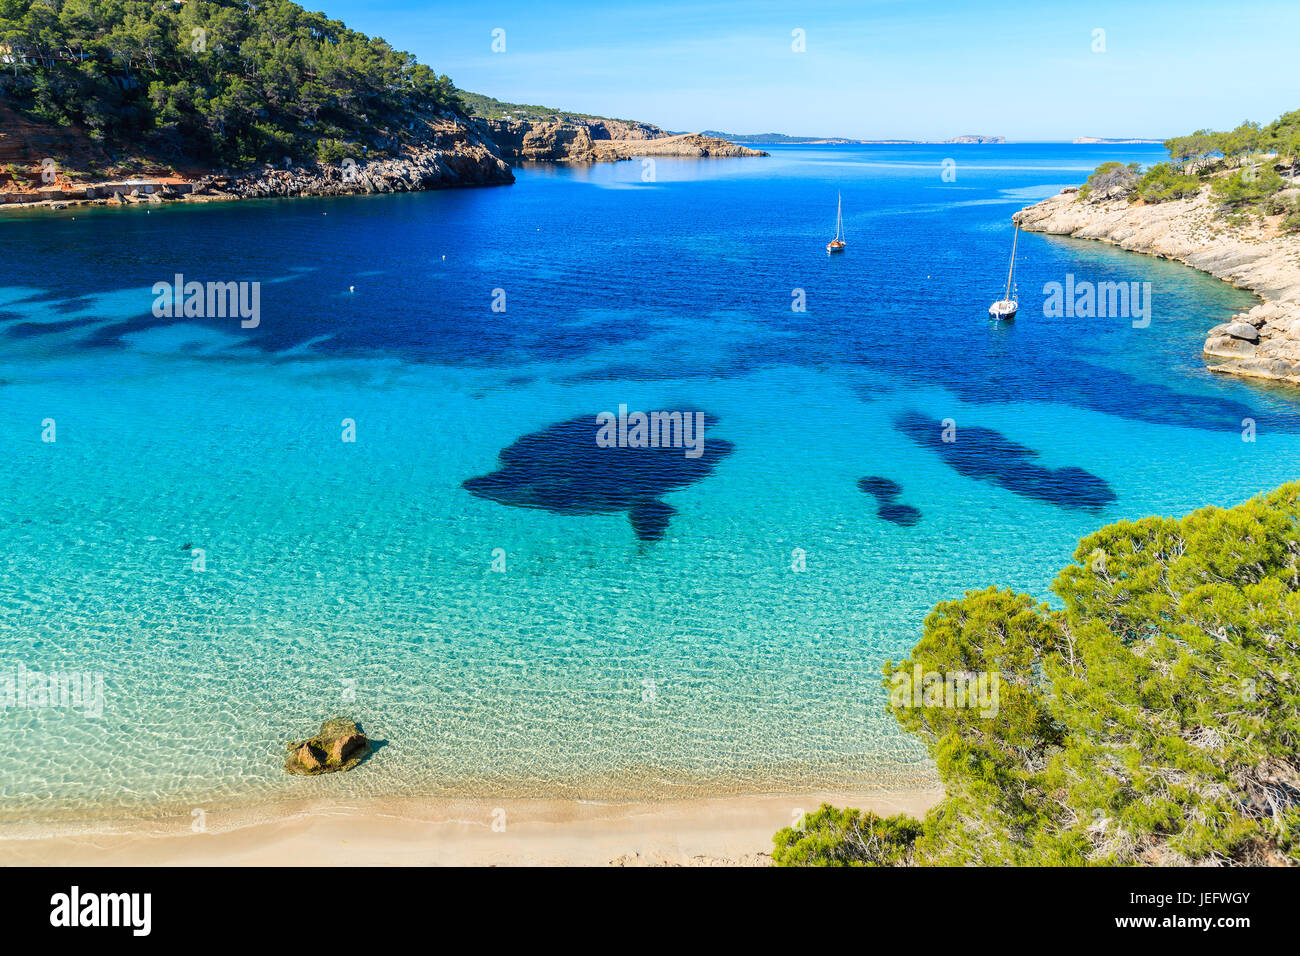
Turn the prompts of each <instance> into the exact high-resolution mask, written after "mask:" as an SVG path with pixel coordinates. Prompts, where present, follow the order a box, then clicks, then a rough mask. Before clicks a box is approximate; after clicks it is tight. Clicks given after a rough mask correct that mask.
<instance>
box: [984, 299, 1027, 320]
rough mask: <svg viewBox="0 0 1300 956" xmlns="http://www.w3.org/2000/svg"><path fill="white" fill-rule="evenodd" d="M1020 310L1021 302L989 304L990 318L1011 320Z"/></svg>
mask: <svg viewBox="0 0 1300 956" xmlns="http://www.w3.org/2000/svg"><path fill="white" fill-rule="evenodd" d="M1019 311H1020V304H1019V303H1018V302H994V303H993V304H992V305H991V306H989V318H990V319H997V320H999V321H1001V322H1009V321H1010V320H1012V319H1014V318H1015V317H1016V313H1017V312H1019Z"/></svg>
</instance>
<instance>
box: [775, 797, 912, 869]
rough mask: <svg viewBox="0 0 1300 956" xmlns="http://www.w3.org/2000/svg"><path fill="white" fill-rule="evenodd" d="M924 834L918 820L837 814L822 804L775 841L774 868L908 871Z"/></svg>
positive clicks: (857, 812)
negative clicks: (895, 868)
mask: <svg viewBox="0 0 1300 956" xmlns="http://www.w3.org/2000/svg"><path fill="white" fill-rule="evenodd" d="M920 835H921V824H920V822H919V821H917V820H915V819H913V818H911V817H908V816H905V815H903V814H898V815H896V816H892V817H881V816H877V815H876V814H874V813H871V812H870V811H868V812H867V813H862V812H861V811H859V810H837V809H836V808H835V807H832V806H829V805H828V804H825V803H823V804H822V805H821V807H820V809H818V810H817V811H816V812H814V813H808V814H805V815H804V818H803V820H801V821H800V825H799V826H798V827H786V828H785V829H783V830H780V831H779V832H778V833H777V834H776V836H775V837H774V838H773V844H774V848H773V850H772V865H773V866H908V865H910V864H911V862H912V847H913V844H915V843H916V838H917V837H918V836H920Z"/></svg>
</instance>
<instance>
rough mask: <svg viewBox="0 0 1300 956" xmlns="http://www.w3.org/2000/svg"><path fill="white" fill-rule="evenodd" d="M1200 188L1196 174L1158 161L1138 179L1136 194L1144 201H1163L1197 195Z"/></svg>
mask: <svg viewBox="0 0 1300 956" xmlns="http://www.w3.org/2000/svg"><path fill="white" fill-rule="evenodd" d="M1200 189H1201V181H1200V179H1199V178H1197V177H1196V176H1188V175H1186V174H1185V173H1180V172H1179V171H1178V170H1176V169H1175V168H1174V167H1173V166H1172V165H1171V164H1169V163H1156V164H1155V165H1154V166H1152V167H1151V168H1150V169H1148V170H1147V171H1146V173H1145V174H1144V175H1143V176H1142V178H1141V179H1140V180H1139V181H1138V184H1137V187H1136V189H1135V195H1136V196H1137V198H1138V199H1141V200H1142V201H1143V202H1148V203H1161V202H1169V201H1170V200H1171V199H1186V198H1187V197H1188V196H1195V195H1196V194H1197V193H1198V192H1200Z"/></svg>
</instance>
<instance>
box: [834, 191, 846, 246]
mask: <svg viewBox="0 0 1300 956" xmlns="http://www.w3.org/2000/svg"><path fill="white" fill-rule="evenodd" d="M842 232H844V196H843V195H841V194H840V193H836V194H835V238H836V239H843V238H844V236H842V235H841V233H842Z"/></svg>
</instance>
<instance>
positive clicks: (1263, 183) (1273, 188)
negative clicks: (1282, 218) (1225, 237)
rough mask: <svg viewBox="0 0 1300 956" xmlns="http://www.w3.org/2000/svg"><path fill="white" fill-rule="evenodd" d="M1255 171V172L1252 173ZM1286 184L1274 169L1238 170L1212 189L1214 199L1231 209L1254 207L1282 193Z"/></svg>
mask: <svg viewBox="0 0 1300 956" xmlns="http://www.w3.org/2000/svg"><path fill="white" fill-rule="evenodd" d="M1252 170H1253V171H1252ZM1284 186H1285V184H1284V183H1283V182H1282V177H1281V176H1279V175H1278V174H1277V173H1276V172H1275V171H1274V170H1273V169H1272V168H1269V167H1265V168H1263V169H1254V167H1250V168H1248V169H1242V170H1238V171H1237V172H1235V173H1233V174H1232V175H1231V176H1222V177H1220V178H1218V179H1216V180H1215V181H1214V184H1213V185H1212V186H1211V187H1210V188H1211V190H1212V191H1213V193H1214V197H1215V198H1216V199H1217V200H1219V202H1221V203H1223V205H1224V206H1226V207H1228V208H1229V209H1239V208H1241V207H1244V206H1253V205H1255V204H1256V203H1259V202H1260V201H1261V200H1263V199H1266V198H1268V197H1269V196H1271V195H1273V194H1274V193H1275V192H1278V191H1280V190H1281V189H1282V188H1283V187H1284Z"/></svg>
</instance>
